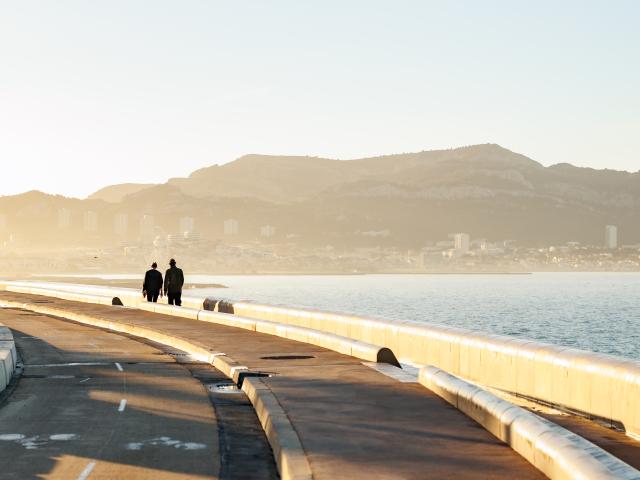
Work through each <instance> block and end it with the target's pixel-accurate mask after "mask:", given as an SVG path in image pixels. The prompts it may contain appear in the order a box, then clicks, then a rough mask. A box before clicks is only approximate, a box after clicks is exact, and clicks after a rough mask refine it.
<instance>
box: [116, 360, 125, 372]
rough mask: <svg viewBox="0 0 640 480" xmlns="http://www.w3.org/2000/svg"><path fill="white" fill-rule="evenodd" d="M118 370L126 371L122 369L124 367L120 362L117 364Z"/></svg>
mask: <svg viewBox="0 0 640 480" xmlns="http://www.w3.org/2000/svg"><path fill="white" fill-rule="evenodd" d="M116 368H117V369H118V370H119V371H121V372H122V371H124V368H122V365H120V364H119V363H118V362H116Z"/></svg>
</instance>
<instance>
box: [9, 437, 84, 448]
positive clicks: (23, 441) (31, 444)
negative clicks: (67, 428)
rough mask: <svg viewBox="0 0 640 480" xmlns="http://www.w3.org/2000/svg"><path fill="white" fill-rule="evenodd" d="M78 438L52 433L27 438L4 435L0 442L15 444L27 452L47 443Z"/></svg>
mask: <svg viewBox="0 0 640 480" xmlns="http://www.w3.org/2000/svg"><path fill="white" fill-rule="evenodd" d="M77 437H78V435H76V434H75V433H54V434H51V435H34V436H32V437H27V436H26V435H23V434H21V433H5V434H3V435H0V441H5V442H15V443H17V444H18V445H21V446H22V447H24V448H26V449H27V450H37V449H38V448H40V447H43V446H45V445H47V444H48V443H49V441H68V440H74V439H76V438H77Z"/></svg>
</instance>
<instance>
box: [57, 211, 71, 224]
mask: <svg viewBox="0 0 640 480" xmlns="http://www.w3.org/2000/svg"><path fill="white" fill-rule="evenodd" d="M70 226H71V210H69V209H68V208H61V209H60V210H58V228H63V229H64V228H69V227H70Z"/></svg>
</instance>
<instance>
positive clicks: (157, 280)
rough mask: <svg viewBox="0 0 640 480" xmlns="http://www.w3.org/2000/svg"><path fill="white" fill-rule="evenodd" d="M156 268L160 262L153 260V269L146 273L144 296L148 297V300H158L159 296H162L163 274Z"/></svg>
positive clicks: (143, 287) (143, 286)
mask: <svg viewBox="0 0 640 480" xmlns="http://www.w3.org/2000/svg"><path fill="white" fill-rule="evenodd" d="M156 268H158V264H157V263H156V262H153V264H152V265H151V270H148V271H147V273H145V274H144V283H143V284H142V296H144V297H147V301H148V302H157V301H158V296H160V297H162V274H161V273H160V272H159V271H158V270H156Z"/></svg>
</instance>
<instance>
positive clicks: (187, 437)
mask: <svg viewBox="0 0 640 480" xmlns="http://www.w3.org/2000/svg"><path fill="white" fill-rule="evenodd" d="M0 322H1V323H4V324H5V325H7V326H8V327H9V328H11V329H12V331H13V334H14V338H15V341H16V344H17V349H18V352H19V354H20V356H21V358H22V361H23V362H24V371H23V374H22V376H21V378H20V379H19V381H18V382H17V385H15V386H14V388H13V389H12V391H11V389H10V390H9V391H7V393H6V394H5V395H3V399H2V401H1V402H0V478H1V479H5V478H6V479H31V478H34V479H35V478H38V479H78V480H87V479H154V480H156V479H167V480H169V479H181V480H182V479H184V480H187V479H213V478H223V479H235V478H238V479H239V478H243V479H244V478H247V479H260V480H262V479H265V480H267V479H274V478H276V477H277V474H276V470H275V464H274V462H273V456H272V454H271V450H270V448H269V446H268V443H267V442H266V439H265V437H264V434H263V432H262V429H261V427H260V424H259V423H258V420H257V417H256V416H255V412H254V411H253V409H252V407H251V404H250V403H249V401H248V399H247V398H246V396H245V395H244V394H243V393H242V392H241V391H240V392H238V391H235V390H233V389H229V388H228V387H227V386H225V385H224V384H225V383H228V382H227V380H226V377H224V376H223V375H222V373H220V372H218V371H217V370H215V369H213V367H211V366H208V365H202V364H196V363H190V362H189V359H188V358H184V357H183V356H182V355H181V353H180V352H172V351H170V350H167V349H165V348H164V347H159V346H153V345H148V344H145V343H142V342H140V341H136V340H133V339H131V338H128V337H126V336H123V335H117V334H113V333H109V332H106V331H103V330H100V329H96V328H90V327H85V326H82V325H79V324H76V323H73V322H68V321H63V320H59V319H55V318H52V317H49V316H44V315H40V314H35V313H31V312H27V311H20V310H11V309H0ZM176 360H178V361H176Z"/></svg>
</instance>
